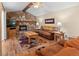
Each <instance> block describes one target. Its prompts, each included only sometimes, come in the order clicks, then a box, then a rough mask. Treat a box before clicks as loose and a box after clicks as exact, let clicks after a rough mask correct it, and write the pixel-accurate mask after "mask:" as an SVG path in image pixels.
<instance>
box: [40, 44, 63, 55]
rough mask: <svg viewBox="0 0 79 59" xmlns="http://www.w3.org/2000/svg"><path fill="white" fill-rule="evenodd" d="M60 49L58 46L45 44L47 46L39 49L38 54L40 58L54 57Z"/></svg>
mask: <svg viewBox="0 0 79 59" xmlns="http://www.w3.org/2000/svg"><path fill="white" fill-rule="evenodd" d="M61 49H62V46H61V45H59V44H53V45H51V44H50V43H49V44H47V46H43V47H41V48H40V49H39V54H40V55H42V56H52V55H55V54H56V53H57V52H59V51H60V50H61Z"/></svg>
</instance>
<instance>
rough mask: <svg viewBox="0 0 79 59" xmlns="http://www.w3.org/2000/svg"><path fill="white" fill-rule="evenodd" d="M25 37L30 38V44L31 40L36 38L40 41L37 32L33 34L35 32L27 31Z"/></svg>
mask: <svg viewBox="0 0 79 59" xmlns="http://www.w3.org/2000/svg"><path fill="white" fill-rule="evenodd" d="M24 34H25V36H26V37H27V38H28V40H29V41H28V43H30V42H31V38H34V39H38V33H36V32H33V31H27V32H25V33H24Z"/></svg>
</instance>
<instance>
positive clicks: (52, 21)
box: [45, 18, 55, 24]
mask: <svg viewBox="0 0 79 59" xmlns="http://www.w3.org/2000/svg"><path fill="white" fill-rule="evenodd" d="M54 23H55V19H54V18H49V19H45V24H54Z"/></svg>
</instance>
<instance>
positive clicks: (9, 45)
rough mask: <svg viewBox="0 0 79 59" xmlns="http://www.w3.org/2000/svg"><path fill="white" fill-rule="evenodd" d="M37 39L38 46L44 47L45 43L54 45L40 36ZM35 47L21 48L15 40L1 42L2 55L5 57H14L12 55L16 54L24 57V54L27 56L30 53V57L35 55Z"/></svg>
mask: <svg viewBox="0 0 79 59" xmlns="http://www.w3.org/2000/svg"><path fill="white" fill-rule="evenodd" d="M37 39H38V43H39V45H44V44H46V43H54V41H50V40H48V39H45V38H43V37H40V36H38V38H37ZM39 45H38V46H39ZM38 46H36V47H38ZM36 47H33V48H31V49H28V48H27V47H21V46H20V44H19V41H17V39H16V38H14V39H8V40H6V41H2V55H5V56H10V55H11V56H14V55H18V54H19V55H24V54H27V55H29V53H30V55H32V54H33V55H35V54H34V51H35V49H36ZM29 51H30V52H29ZM16 53H17V54H16ZM20 53H21V54H20ZM22 53H23V54H22Z"/></svg>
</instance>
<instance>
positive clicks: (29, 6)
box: [22, 2, 40, 12]
mask: <svg viewBox="0 0 79 59" xmlns="http://www.w3.org/2000/svg"><path fill="white" fill-rule="evenodd" d="M32 6H33V7H34V8H38V7H39V6H40V3H39V2H30V3H29V4H28V5H27V6H26V7H25V8H24V9H23V10H22V11H23V12H25V11H26V10H28V9H29V8H31V7H32Z"/></svg>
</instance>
